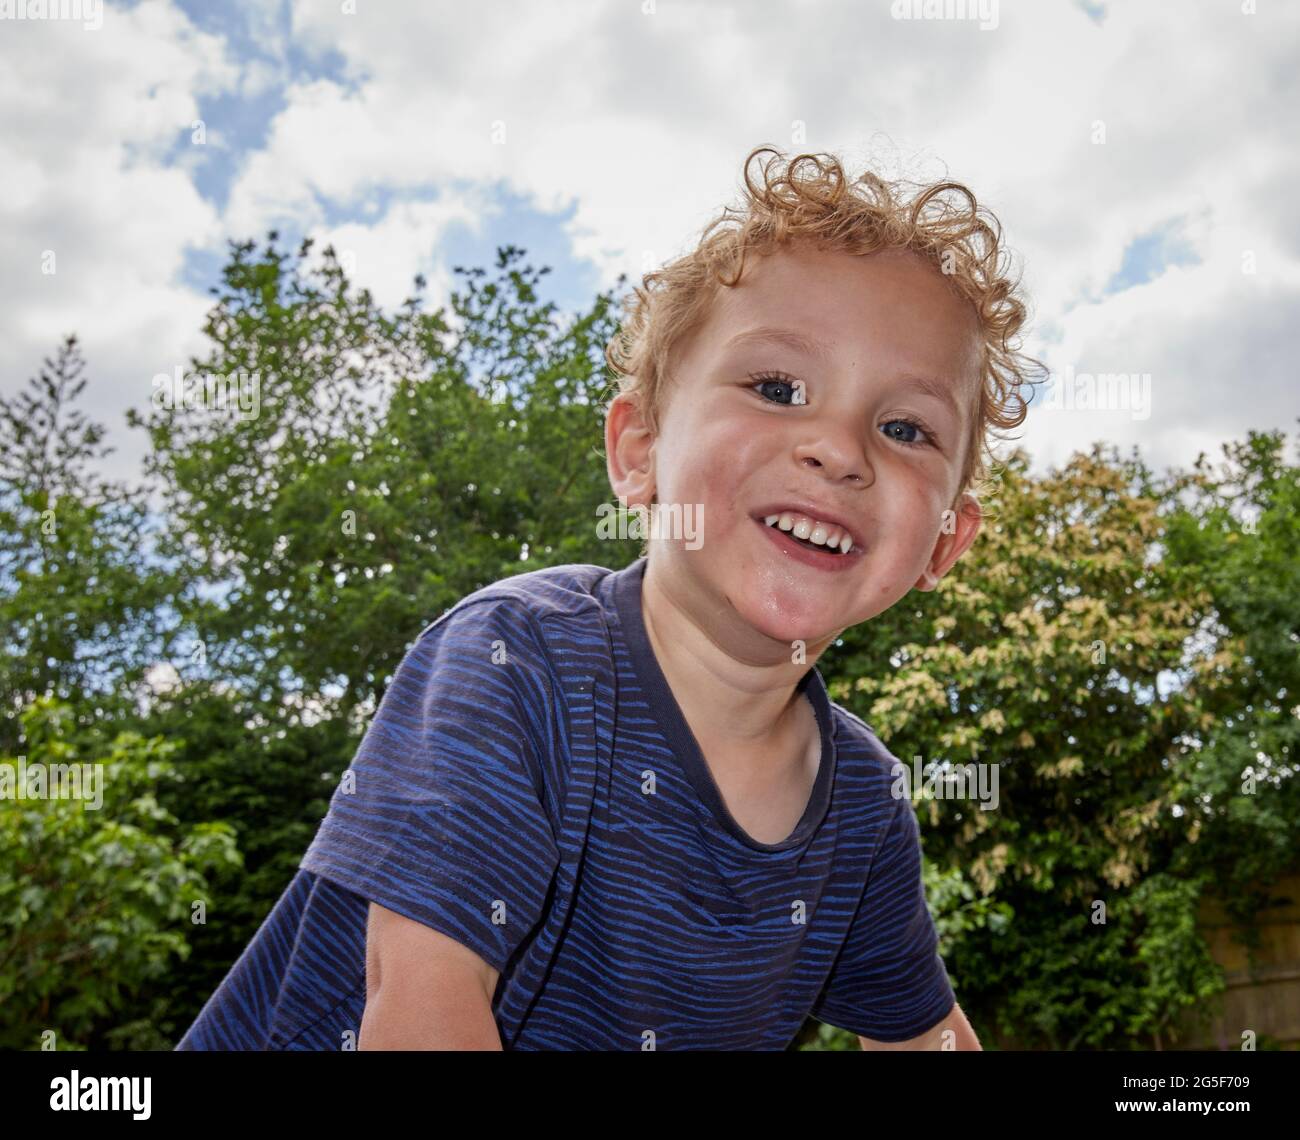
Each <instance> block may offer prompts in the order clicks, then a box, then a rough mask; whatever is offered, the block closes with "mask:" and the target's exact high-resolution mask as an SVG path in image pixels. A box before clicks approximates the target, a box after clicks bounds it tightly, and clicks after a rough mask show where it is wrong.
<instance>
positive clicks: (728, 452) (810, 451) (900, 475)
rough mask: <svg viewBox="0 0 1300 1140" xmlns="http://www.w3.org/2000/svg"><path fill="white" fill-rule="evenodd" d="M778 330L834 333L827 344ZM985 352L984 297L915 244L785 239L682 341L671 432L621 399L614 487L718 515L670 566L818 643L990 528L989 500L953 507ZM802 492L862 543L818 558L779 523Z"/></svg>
mask: <svg viewBox="0 0 1300 1140" xmlns="http://www.w3.org/2000/svg"><path fill="white" fill-rule="evenodd" d="M764 329H766V330H779V331H786V332H794V333H798V334H801V335H802V336H803V337H806V338H809V339H811V340H813V341H817V342H820V343H821V344H822V345H824V347H825V352H824V355H818V354H816V353H815V352H811V351H808V350H806V349H804V348H801V347H799V346H797V345H793V344H790V343H785V342H782V341H780V340H775V339H772V338H769V337H766V336H763V335H761V334H758V333H757V330H764ZM980 352H981V343H980V338H979V328H978V323H977V321H976V318H975V314H974V312H973V310H972V309H971V307H970V305H969V304H968V303H966V302H965V301H963V300H962V299H960V298H959V297H957V296H956V295H954V293H953V292H951V291H950V289H949V287H948V284H947V282H945V281H944V279H943V278H942V277H941V276H940V274H939V273H938V271H937V270H935V269H934V268H932V267H930V266H929V265H927V264H926V263H925V262H923V261H921V260H920V259H919V258H918V257H916V256H915V255H914V254H911V253H908V252H906V251H897V250H890V251H883V252H881V253H877V254H872V255H869V256H866V257H856V256H852V255H849V254H845V253H840V252H823V251H819V250H813V249H810V248H806V247H799V248H796V249H790V248H788V247H787V248H786V249H783V250H781V251H779V252H777V253H775V254H774V255H771V256H769V257H760V258H751V259H749V260H747V263H746V266H745V274H744V277H743V279H742V281H741V283H740V284H739V285H738V286H737V287H736V288H734V289H725V288H724V289H722V290H720V293H719V296H718V299H717V302H716V304H715V306H714V308H713V310H712V312H711V313H710V315H709V317H708V319H707V321H706V323H705V324H704V325H703V326H701V328H700V329H699V330H697V332H696V333H695V335H694V336H692V337H691V338H690V339H689V340H688V341H686V342H685V343H684V344H683V345H682V346H681V348H680V353H679V356H678V358H677V363H676V368H675V373H674V376H673V377H672V378H671V379H670V380H669V381H668V386H667V387H666V388H665V389H664V391H663V392H662V399H661V403H660V434H659V436H658V438H657V439H652V438H651V437H650V436H649V433H648V432H647V431H645V430H644V423H643V421H642V420H641V418H640V417H639V416H638V415H637V414H636V412H635V410H633V409H631V408H629V407H627V406H624V407H622V408H619V407H618V406H617V402H616V406H615V408H613V409H611V412H610V422H609V423H608V424H607V428H606V442H607V452H608V454H609V456H610V476H611V481H612V482H613V484H614V488H615V490H616V491H617V492H618V493H619V494H620V495H624V496H626V498H627V501H628V502H629V503H638V502H646V503H648V502H649V500H650V497H651V495H652V494H657V495H658V499H659V503H660V505H661V506H662V505H665V504H683V505H685V504H692V508H691V509H692V510H694V511H696V512H697V514H696V516H695V517H697V518H698V517H700V516H699V513H698V512H701V511H702V523H703V525H702V531H703V543H702V545H700V546H699V548H698V549H690V548H689V545H688V543H687V542H686V541H683V540H682V539H673V540H670V541H666V542H659V543H654V544H652V553H651V557H652V558H654V559H657V560H660V561H662V562H663V563H664V565H662V566H660V567H658V568H657V573H660V574H661V575H662V576H661V577H660V579H659V580H660V581H661V582H669V583H672V586H671V588H672V589H673V591H674V593H675V594H676V595H677V596H678V600H679V602H680V603H682V604H685V605H688V606H690V608H691V609H692V610H693V611H695V612H696V613H697V614H699V615H714V617H715V618H717V617H718V616H724V617H725V618H727V619H739V621H738V622H737V626H738V627H739V624H740V623H744V624H746V625H748V626H749V627H750V628H751V629H752V630H755V631H757V632H758V633H760V634H763V635H765V636H766V637H768V638H772V639H775V640H776V641H779V642H784V643H787V644H788V643H789V642H791V641H794V640H796V639H802V640H804V641H805V642H807V643H808V649H809V651H810V652H811V651H813V650H814V648H815V647H816V648H817V651H820V648H823V647H824V645H825V644H826V643H828V642H829V641H830V640H833V638H834V637H835V636H836V635H837V634H838V633H839V632H840V631H842V630H843V629H845V628H847V627H849V626H852V625H856V624H857V623H858V622H862V621H866V620H868V619H870V618H872V617H874V616H876V615H877V614H879V613H882V612H883V611H884V610H886V609H888V608H889V607H890V606H892V605H893V604H894V603H895V602H897V601H898V600H899V599H900V598H902V597H903V596H904V595H905V594H907V593H908V591H909V590H911V589H912V588H913V587H916V588H919V589H923V590H929V589H933V588H934V586H935V585H936V584H937V582H938V579H939V578H941V577H942V576H943V574H944V573H945V572H946V571H947V569H948V568H949V566H951V565H952V563H953V562H955V561H956V559H957V558H958V557H960V555H961V554H962V552H963V551H964V550H965V549H966V547H967V546H969V545H970V542H971V541H972V540H973V539H974V537H975V534H976V532H977V531H978V529H979V508H978V505H977V504H976V502H975V500H974V498H973V497H972V496H969V495H966V496H963V500H962V502H961V503H958V504H956V505H955V507H956V516H955V517H952V516H951V515H950V516H949V517H948V518H947V519H945V511H948V510H949V508H953V507H954V503H953V498H954V495H955V494H956V491H957V486H958V482H959V479H960V475H961V470H962V465H963V463H964V461H965V458H966V448H967V442H966V441H967V436H968V433H969V430H970V426H971V425H970V416H971V415H972V413H973V410H972V408H971V399H972V396H973V394H974V392H975V390H976V388H975V386H976V385H977V384H978V383H979V379H980V372H979V369H980V360H981V355H980ZM917 378H926V379H928V380H929V381H931V382H932V384H931V387H933V388H935V389H937V392H935V391H930V392H927V391H926V390H925V385H924V384H921V383H918V379H917ZM794 393H797V394H794ZM943 393H948V394H949V395H950V396H951V398H952V403H951V404H950V403H949V402H947V401H946V400H945V399H944V398H943ZM908 421H910V422H911V423H920V424H922V425H924V428H923V429H921V428H915V427H912V426H909V423H908ZM795 503H798V504H806V505H808V506H810V507H812V508H814V509H812V510H809V511H805V512H803V513H804V514H808V515H811V516H812V517H813V518H814V519H815V518H817V517H818V516H817V509H816V508H821V509H822V512H823V515H825V516H830V517H831V518H834V519H838V520H840V521H842V522H843V523H844V524H846V525H847V527H848V528H849V531H850V532H851V534H852V535H853V536H854V548H853V549H852V550H851V551H850V553H848V554H847V555H828V554H821V553H819V554H816V555H813V556H812V558H811V562H810V561H809V560H808V559H807V558H804V557H800V555H799V554H798V553H796V552H795V551H794V550H792V548H791V545H790V543H791V541H792V540H791V539H790V538H788V537H779V536H778V535H777V533H776V532H775V531H772V530H770V529H769V528H767V527H766V525H765V523H764V516H766V515H770V514H772V513H775V508H776V507H778V506H782V505H785V504H795ZM796 513H798V512H796ZM841 533H842V531H841ZM690 545H694V544H690ZM832 559H842V561H832ZM812 563H817V564H812Z"/></svg>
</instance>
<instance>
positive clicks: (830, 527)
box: [763, 511, 853, 554]
mask: <svg viewBox="0 0 1300 1140" xmlns="http://www.w3.org/2000/svg"><path fill="white" fill-rule="evenodd" d="M763 521H764V522H765V523H767V525H768V526H775V527H779V528H780V529H781V530H788V531H792V532H793V533H794V536H795V537H796V538H804V539H807V540H808V541H809V542H815V543H817V544H818V545H819V546H828V547H830V548H831V549H832V550H833V549H834V548H835V547H837V546H838V547H839V549H840V553H841V554H847V553H848V552H849V549H850V548H851V547H852V546H853V538H852V536H851V535H850V534H849V532H848V531H846V530H841V529H840V528H839V527H837V526H835V525H834V524H833V523H824V522H818V521H817V520H816V519H812V518H809V517H808V516H807V515H797V514H795V513H794V512H793V511H782V512H781V513H780V514H779V515H768V516H767V518H765V519H764V520H763Z"/></svg>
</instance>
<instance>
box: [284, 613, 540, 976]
mask: <svg viewBox="0 0 1300 1140" xmlns="http://www.w3.org/2000/svg"><path fill="white" fill-rule="evenodd" d="M543 654H544V651H543V648H542V642H541V638H540V636H539V635H538V633H537V630H536V625H535V623H534V621H533V620H532V618H531V616H530V615H529V614H528V613H527V611H526V610H524V609H522V607H520V606H519V605H518V604H516V603H511V602H507V601H503V600H501V599H482V600H478V601H471V602H462V603H461V604H459V605H458V606H456V607H453V608H452V609H451V610H449V611H448V612H447V613H445V614H444V615H443V616H442V617H440V618H439V619H438V620H437V621H435V622H434V623H433V624H432V625H430V626H428V627H426V628H425V630H424V631H423V632H422V633H421V634H420V636H419V637H418V638H417V639H416V641H415V644H414V645H412V646H411V648H410V649H409V650H408V651H407V652H406V654H405V656H404V657H403V658H402V661H401V663H400V664H399V665H398V668H397V671H396V673H395V674H394V676H393V680H392V682H391V684H390V686H389V688H388V689H387V691H386V692H385V693H384V697H383V700H382V701H381V702H380V705H379V708H378V710H377V711H376V713H375V715H374V718H373V719H372V721H371V723H370V725H369V727H368V728H367V730H366V733H365V736H364V737H363V738H362V741H361V744H360V746H359V748H358V750H357V753H356V756H355V757H354V759H353V761H352V763H351V765H350V766H349V767H348V769H347V770H346V771H345V772H344V773H343V778H342V779H341V780H340V782H339V786H338V788H337V789H336V790H335V792H334V795H333V797H332V799H331V801H330V807H329V811H328V812H327V814H326V816H325V818H324V820H322V821H321V824H320V827H319V829H318V830H317V832H316V836H315V838H314V839H313V840H312V842H311V845H310V846H309V847H308V849H307V852H306V854H305V855H304V856H303V859H302V861H301V863H300V866H301V867H303V868H305V869H306V870H309V871H312V872H315V873H316V874H318V875H321V876H323V877H325V878H327V879H330V880H332V881H333V882H336V883H338V884H340V885H342V886H344V887H346V888H348V889H349V890H352V891H354V892H356V893H357V894H359V895H362V896H364V897H365V898H367V899H370V900H371V901H373V902H376V903H379V904H380V905H381V906H383V907H386V908H388V909H389V910H392V911H396V912H397V913H398V914H402V915H405V916H406V917H407V918H411V919H414V920H415V921H417V922H422V923H424V924H425V925H426V926H429V927H432V928H433V929H434V930H437V931H439V932H441V933H442V934H445V935H447V936H448V937H450V938H454V939H455V940H456V941H458V942H460V943H461V944H462V945H465V946H467V947H469V948H470V949H471V950H473V951H474V952H475V953H477V954H478V955H479V956H480V957H481V958H483V960H484V961H486V962H487V963H488V964H489V965H491V966H493V967H494V968H495V969H496V970H498V971H500V972H502V973H504V972H505V970H506V967H507V965H508V963H509V962H510V960H511V959H512V957H513V956H514V954H515V952H516V951H517V950H518V949H519V948H520V946H521V945H522V943H523V942H524V941H525V940H526V939H527V937H528V935H529V934H530V932H532V931H533V930H534V929H535V928H536V926H537V925H538V923H539V922H540V921H541V919H542V918H543V916H544V912H545V908H546V902H547V899H548V896H549V892H550V886H551V882H552V879H553V878H554V875H555V871H556V868H557V866H558V864H559V850H558V847H557V843H556V825H555V823H554V821H553V820H552V817H551V815H550V814H549V813H548V808H547V795H546V787H545V773H546V771H548V770H549V766H548V765H547V764H545V763H544V760H545V759H546V757H545V756H544V755H543V752H544V750H545V749H546V748H547V746H548V742H549V741H550V739H551V737H550V725H551V723H552V718H551V715H550V713H551V710H552V702H553V699H554V694H553V687H552V686H551V684H550V673H549V670H548V669H547V668H546V667H545V658H544V655H543Z"/></svg>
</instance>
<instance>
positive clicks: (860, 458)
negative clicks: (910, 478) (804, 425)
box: [794, 429, 876, 487]
mask: <svg viewBox="0 0 1300 1140" xmlns="http://www.w3.org/2000/svg"><path fill="white" fill-rule="evenodd" d="M794 456H795V461H796V462H797V463H799V464H800V465H801V466H804V467H814V468H820V469H821V470H822V473H823V474H824V475H825V476H826V478H828V479H830V480H832V481H833V482H836V483H851V484H853V485H854V486H864V487H869V486H871V484H872V483H874V482H875V481H876V473H875V471H874V470H873V469H872V466H871V461H870V460H869V459H868V458H867V453H866V449H865V448H863V447H860V446H858V445H857V444H856V443H855V441H854V440H853V438H852V437H851V434H850V433H849V432H847V431H842V430H841V431H834V430H830V429H827V430H825V431H823V433H822V434H821V436H820V437H819V438H818V439H817V440H816V441H808V442H805V443H801V444H799V446H798V447H796V448H795V453H794Z"/></svg>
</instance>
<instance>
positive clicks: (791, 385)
mask: <svg viewBox="0 0 1300 1140" xmlns="http://www.w3.org/2000/svg"><path fill="white" fill-rule="evenodd" d="M751 379H753V380H754V381H755V383H754V384H753V385H751V387H753V388H755V389H757V390H758V392H759V394H760V395H761V396H762V397H763V399H765V400H769V401H770V402H771V403H774V404H806V403H807V402H808V400H807V397H806V396H805V394H804V390H803V384H802V383H801V382H800V381H798V380H795V379H792V378H791V377H789V376H783V375H762V376H754V377H751Z"/></svg>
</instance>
